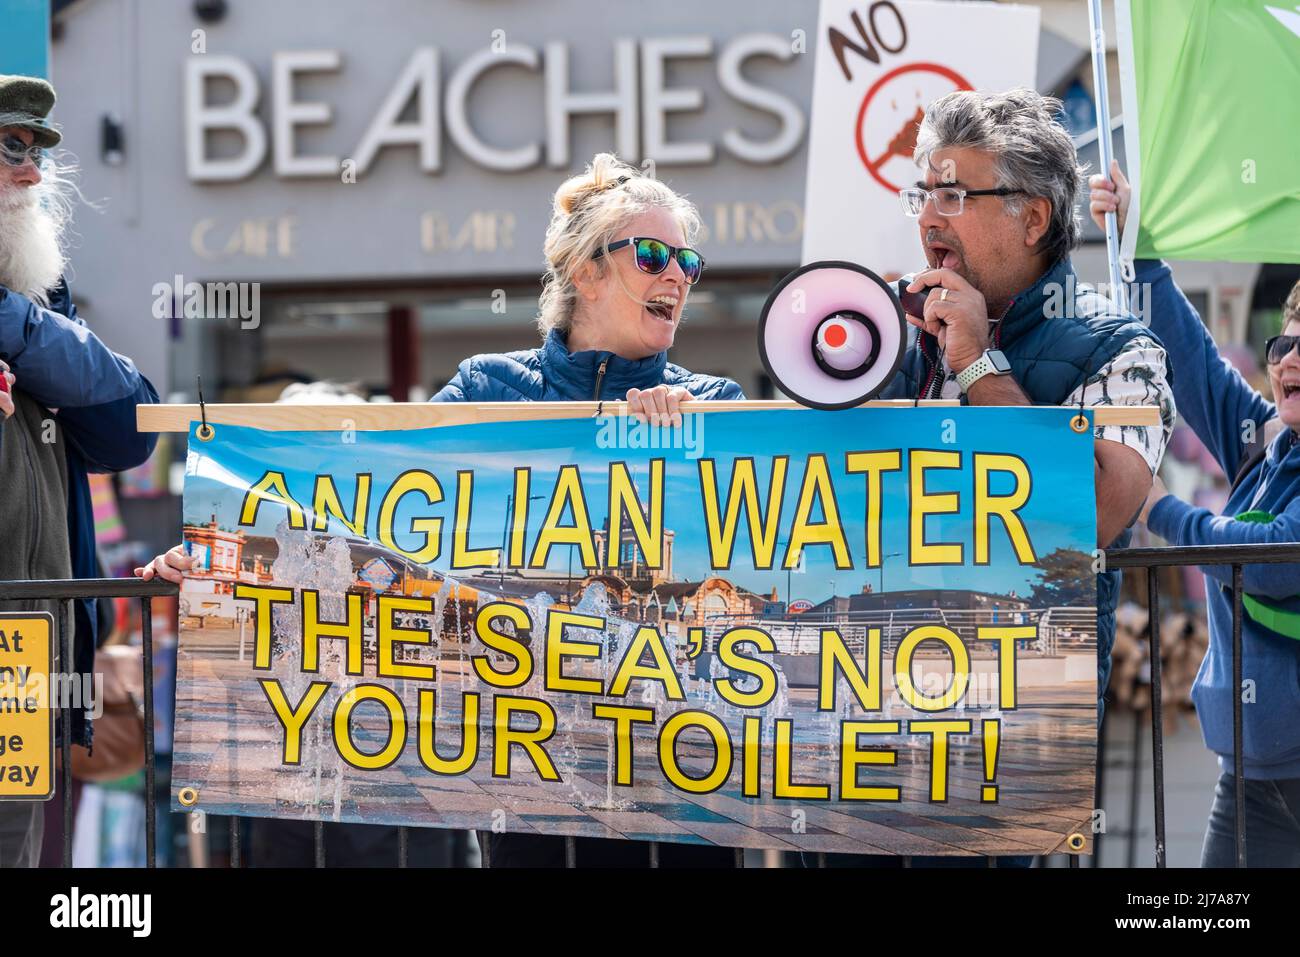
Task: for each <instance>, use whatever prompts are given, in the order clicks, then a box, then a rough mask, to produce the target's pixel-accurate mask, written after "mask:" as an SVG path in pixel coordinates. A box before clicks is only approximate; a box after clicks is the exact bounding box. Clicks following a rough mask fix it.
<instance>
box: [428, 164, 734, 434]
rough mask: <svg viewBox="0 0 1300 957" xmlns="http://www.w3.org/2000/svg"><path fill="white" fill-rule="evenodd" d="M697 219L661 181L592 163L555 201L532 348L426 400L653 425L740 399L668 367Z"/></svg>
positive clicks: (469, 373) (480, 360)
mask: <svg viewBox="0 0 1300 957" xmlns="http://www.w3.org/2000/svg"><path fill="white" fill-rule="evenodd" d="M699 227H700V219H699V214H698V213H697V211H696V209H695V207H694V206H693V205H692V204H691V203H690V202H688V201H687V200H686V199H684V198H683V197H681V196H679V195H678V194H677V193H675V192H674V191H673V190H672V189H671V188H670V187H669V186H667V185H666V184H665V183H663V182H660V181H659V180H657V179H654V178H653V177H651V176H646V175H643V174H642V173H641V172H640V171H639V170H637V169H636V168H635V167H632V166H628V165H627V164H625V163H621V162H620V161H619V160H618V159H617V158H616V157H614V156H613V155H612V154H610V153H601V154H599V155H597V156H596V157H595V158H594V159H593V160H592V162H591V165H590V166H588V167H587V169H586V171H584V172H583V173H580V174H579V175H577V176H574V177H572V178H570V179H568V180H566V181H565V182H564V183H562V184H561V185H560V188H559V189H558V190H556V192H555V198H554V203H553V212H552V216H551V223H550V226H549V227H548V229H547V231H546V243H545V245H544V247H543V251H544V253H545V256H546V274H545V276H544V277H543V280H542V282H543V290H542V295H541V298H540V299H539V301H538V316H537V326H538V329H539V331H540V332H541V333H542V336H543V337H544V341H543V344H542V346H541V347H540V348H537V349H530V350H526V351H522V352H509V353H504V354H498V355H479V356H474V357H472V358H470V359H467V360H465V361H464V362H462V363H461V364H460V369H459V371H458V372H457V374H456V376H455V378H453V379H452V380H451V382H449V383H448V384H447V385H446V386H445V387H444V388H443V389H442V391H441V392H439V393H438V394H437V395H436V396H434V401H435V402H456V401H468V402H485V401H486V402H493V401H509V400H513V401H519V400H524V401H539V400H549V401H554V400H557V399H560V400H574V401H581V400H600V399H623V398H626V399H627V400H628V402H629V403H630V406H631V408H630V411H631V413H632V414H633V415H638V416H640V417H645V418H648V419H649V420H650V422H651V423H652V424H656V425H658V424H669V423H671V424H674V425H677V424H680V421H681V420H680V413H679V411H678V406H679V403H680V402H681V401H682V400H683V399H686V398H694V399H743V398H744V395H743V393H742V392H741V389H740V386H738V385H737V384H736V383H735V382H732V381H731V380H730V379H724V378H719V377H715V376H704V375H696V374H694V373H691V372H689V371H688V370H686V369H683V368H681V367H680V366H677V365H674V364H673V363H670V362H668V361H667V352H668V350H669V349H670V348H671V347H672V345H673V343H674V341H675V339H676V336H677V329H678V327H679V326H680V325H681V323H682V321H683V316H684V313H685V309H686V302H687V298H688V295H689V293H690V289H691V287H692V286H694V285H695V283H697V282H698V281H699V280H700V278H701V275H702V272H703V268H704V260H703V257H702V256H701V255H700V254H699V253H698V252H696V251H695V250H694V249H693V248H691V243H692V241H693V240H694V237H695V235H696V233H697V232H698V231H699Z"/></svg>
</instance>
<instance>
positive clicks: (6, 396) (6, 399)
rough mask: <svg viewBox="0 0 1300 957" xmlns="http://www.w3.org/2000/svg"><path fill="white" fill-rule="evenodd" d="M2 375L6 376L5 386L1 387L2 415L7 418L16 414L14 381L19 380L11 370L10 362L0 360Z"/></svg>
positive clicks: (0, 403)
mask: <svg viewBox="0 0 1300 957" xmlns="http://www.w3.org/2000/svg"><path fill="white" fill-rule="evenodd" d="M0 375H3V376H4V380H5V388H4V389H0V415H3V416H4V417H5V418H6V419H7V418H9V416H11V415H13V414H14V397H13V389H14V383H15V382H16V381H17V380H16V379H15V378H14V374H13V373H12V372H10V371H9V363H7V362H0Z"/></svg>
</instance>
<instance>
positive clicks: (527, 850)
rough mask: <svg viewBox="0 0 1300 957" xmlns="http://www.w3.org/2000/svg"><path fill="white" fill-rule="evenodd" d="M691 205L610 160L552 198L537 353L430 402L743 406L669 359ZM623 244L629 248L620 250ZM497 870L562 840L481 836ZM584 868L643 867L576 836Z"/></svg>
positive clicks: (727, 385)
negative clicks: (716, 402) (722, 402)
mask: <svg viewBox="0 0 1300 957" xmlns="http://www.w3.org/2000/svg"><path fill="white" fill-rule="evenodd" d="M699 226H700V218H699V213H698V212H697V211H696V209H695V207H694V205H692V204H691V203H690V202H688V201H687V200H686V199H684V198H683V197H681V196H679V195H678V194H677V193H675V192H674V191H673V190H672V189H671V188H670V187H668V186H667V185H666V184H664V183H662V182H660V181H659V180H657V179H655V178H654V177H651V176H645V175H643V174H642V173H641V171H640V170H638V169H636V168H635V167H631V166H628V165H627V164H625V163H621V162H619V160H618V159H617V158H616V157H615V156H613V155H612V154H610V153H600V154H598V155H597V156H596V157H595V158H594V159H593V160H592V161H591V165H590V166H588V167H587V169H586V170H585V171H584V172H582V173H580V174H579V175H577V176H574V177H572V178H570V179H568V180H566V181H565V182H564V183H562V184H560V188H559V189H558V190H556V192H555V198H554V204H553V208H552V215H551V223H550V226H549V227H548V228H547V230H546V243H545V246H544V247H543V251H544V253H545V255H546V275H545V277H544V279H543V290H542V295H541V298H540V300H539V302H538V317H537V326H538V329H539V330H540V331H541V333H542V335H543V337H544V341H543V343H542V346H541V347H540V348H537V349H529V350H526V351H522V352H509V353H505V354H499V355H480V356H474V357H472V358H470V359H466V360H465V361H464V362H462V363H461V364H460V368H459V371H458V372H457V373H456V376H455V378H453V379H452V380H451V382H449V383H447V385H446V386H444V387H443V389H442V391H440V392H439V393H438V394H437V395H435V396H434V397H433V401H434V402H500V401H520V400H523V401H539V400H550V401H554V400H557V399H559V400H569V401H582V400H596V401H599V400H601V399H622V398H626V399H627V402H628V412H629V413H630V414H632V415H635V416H637V418H639V419H643V420H649V422H650V423H651V424H652V425H674V426H680V425H681V422H682V417H681V412H680V410H679V406H680V403H681V401H682V400H683V399H688V398H689V399H743V398H744V397H745V396H744V393H743V392H742V391H741V389H740V386H739V385H737V384H736V383H735V382H733V381H731V380H730V379H724V378H720V377H717V376H707V375H697V374H695V373H693V372H690V371H688V370H686V369H683V368H682V367H681V366H678V365H674V364H673V363H671V362H669V361H668V350H669V349H670V348H671V347H672V345H673V342H674V340H675V339H676V336H677V327H678V326H679V325H680V324H681V322H682V316H683V313H684V311H685V309H686V299H687V295H688V293H689V292H690V287H691V286H692V285H694V284H695V282H697V281H698V280H699V278H700V271H701V270H702V269H703V260H702V258H701V257H700V256H699V254H698V253H695V252H694V250H692V249H690V248H689V247H690V245H691V243H692V242H693V240H694V238H695V234H696V233H697V232H698V231H699ZM625 240H627V241H626V242H625ZM479 837H480V841H488V842H490V844H489V853H490V854H491V857H492V861H493V863H494V864H497V865H507V866H508V865H515V866H534V867H547V866H550V867H559V866H562V865H563V864H564V862H565V857H566V852H565V846H564V841H563V840H562V839H560V838H555V837H548V836H545V835H541V834H536V835H534V834H486V833H484V834H480V836H479ZM576 845H577V860H578V863H579V865H582V866H586V865H611V864H612V865H616V866H622V867H648V866H649V863H650V850H649V848H647V847H646V845H645V844H643V843H641V842H636V841H607V840H601V839H598V838H583V839H577V842H576ZM659 861H660V864H661V866H671V865H674V864H676V865H683V866H697V867H699V866H704V867H707V866H714V867H718V866H727V865H729V864H731V863H732V862H733V861H734V856H733V852H732V851H731V850H730V849H728V848H716V847H690V846H682V847H677V846H673V845H668V846H665V847H664V848H662V849H661V850H660V857H659Z"/></svg>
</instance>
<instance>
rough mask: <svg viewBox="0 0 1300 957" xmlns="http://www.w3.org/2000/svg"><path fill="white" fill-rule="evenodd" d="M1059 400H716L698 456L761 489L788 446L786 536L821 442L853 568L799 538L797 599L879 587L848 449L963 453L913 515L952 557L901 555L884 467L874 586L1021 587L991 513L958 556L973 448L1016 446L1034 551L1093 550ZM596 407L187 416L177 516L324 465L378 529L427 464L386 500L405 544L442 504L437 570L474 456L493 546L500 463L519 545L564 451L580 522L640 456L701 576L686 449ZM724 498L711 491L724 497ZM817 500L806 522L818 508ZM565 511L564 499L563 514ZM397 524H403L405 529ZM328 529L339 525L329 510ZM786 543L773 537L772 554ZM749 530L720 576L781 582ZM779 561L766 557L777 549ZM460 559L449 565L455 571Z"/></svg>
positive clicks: (1083, 482) (561, 562) (561, 565)
mask: <svg viewBox="0 0 1300 957" xmlns="http://www.w3.org/2000/svg"><path fill="white" fill-rule="evenodd" d="M1070 414H1071V413H1070V410H1063V409H1054V408H1053V409H1049V408H1036V409H1021V410H1016V411H1014V412H1012V411H1008V410H1006V409H972V408H962V409H955V408H931V409H910V410H907V413H906V414H905V415H900V414H898V412H897V411H896V410H887V409H858V410H850V411H839V412H815V411H810V410H789V411H763V412H728V413H714V414H706V415H705V426H704V429H703V434H702V452H703V457H705V458H712V459H715V460H716V461H717V470H718V478H719V487H720V489H724V490H725V489H726V487H727V484H728V481H729V478H730V473H731V462H732V460H733V459H734V458H737V457H742V456H752V457H753V458H754V459H755V470H756V473H757V475H758V478H759V487H760V493H761V494H763V495H765V494H766V486H767V476H768V475H769V470H770V467H771V460H772V456H773V455H777V454H784V455H789V456H790V466H789V471H788V473H787V480H786V494H785V499H784V505H783V509H782V513H781V514H782V521H781V525H780V531H779V533H778V536H779V537H778V540H779V541H781V542H784V541H785V539H786V537H787V535H788V532H789V523H790V522H791V521H792V520H793V516H794V512H795V505H796V501H797V494H798V489H799V484H800V482H801V480H802V478H803V474H804V461H805V458H806V456H808V455H810V454H812V453H818V452H821V453H826V454H827V455H828V459H829V462H830V467H831V478H832V481H833V484H834V489H835V496H836V500H837V504H838V507H839V510H840V515H841V519H842V521H843V524H844V529H845V534H846V537H847V540H848V545H849V550H850V554H851V556H852V559H853V563H854V567H853V568H852V569H837V568H836V567H835V563H834V559H833V556H832V554H831V549H830V547H829V546H825V545H816V546H811V547H810V548H809V549H808V550H807V553H806V555H807V559H806V571H805V572H804V573H802V574H795V575H794V576H793V591H794V594H795V596H796V597H799V598H806V599H809V600H811V601H821V600H823V599H824V598H826V597H828V596H829V595H830V594H831V583H832V582H834V588H835V593H837V594H841V595H845V594H854V593H856V592H859V591H861V590H862V587H863V585H864V584H865V583H868V582H869V583H871V584H872V587H873V588H876V587H878V583H879V580H880V573H879V571H878V569H875V568H868V567H867V566H866V554H865V552H866V549H865V528H864V521H865V519H864V513H865V502H866V480H865V477H864V476H862V475H849V474H847V473H846V472H845V471H844V453H845V452H846V451H871V450H883V449H903V450H907V449H911V448H926V449H940V450H955V451H960V452H961V453H962V465H963V468H962V469H961V470H960V471H958V470H952V471H947V470H941V471H933V472H931V473H929V476H928V478H927V486H926V488H927V491H928V492H930V493H935V492H947V491H957V492H960V500H961V511H960V512H959V513H957V514H954V515H950V516H931V517H930V518H928V519H927V523H926V538H927V540H928V541H931V542H937V541H956V542H965V543H966V556H967V561H968V564H967V565H964V566H960V567H955V566H948V567H909V566H907V565H906V555H907V543H908V524H907V523H908V512H907V478H906V458H904V468H903V471H900V472H892V473H888V474H886V476H885V479H884V487H883V505H882V512H883V516H884V517H883V530H882V542H883V548H882V550H883V552H884V553H885V554H886V555H888V554H889V553H891V552H899V553H902V554H901V555H899V556H897V557H890V558H887V559H886V562H885V587H886V590H887V591H897V590H902V589H906V588H970V589H975V590H979V591H990V592H998V593H1006V592H1007V591H1009V590H1012V589H1014V590H1015V591H1016V592H1017V593H1018V594H1020V595H1025V594H1027V593H1028V591H1029V590H1030V588H1031V587H1032V585H1033V583H1034V582H1035V581H1036V580H1037V578H1038V574H1037V572H1036V571H1035V569H1034V568H1033V567H1032V566H1020V565H1018V564H1016V562H1015V559H1014V554H1013V552H1012V549H1011V545H1010V543H1009V541H1008V539H1007V536H1006V534H1005V533H1004V532H1003V530H1002V527H1001V524H1000V523H999V522H996V521H995V522H994V525H993V534H992V536H991V540H992V559H993V562H992V564H991V565H989V566H975V565H973V564H969V562H970V560H971V545H970V538H971V528H972V525H973V519H972V508H973V492H972V484H973V468H972V467H971V454H972V453H973V452H999V453H1012V454H1015V455H1019V456H1020V457H1021V458H1023V459H1024V460H1025V461H1026V463H1027V464H1028V467H1029V471H1030V474H1031V476H1032V483H1033V484H1032V489H1033V491H1032V493H1031V495H1030V498H1029V501H1028V502H1027V503H1026V505H1025V506H1024V507H1023V508H1022V509H1021V511H1020V515H1021V516H1022V518H1023V519H1024V521H1025V523H1026V525H1027V527H1028V529H1029V534H1030V537H1031V539H1032V541H1033V544H1034V548H1035V551H1036V553H1037V555H1038V556H1039V557H1040V558H1041V557H1042V556H1044V555H1047V554H1049V553H1050V552H1052V551H1053V550H1054V549H1057V548H1074V549H1077V550H1080V551H1085V552H1089V551H1091V550H1092V548H1093V542H1094V538H1095V531H1094V518H1093V512H1094V498H1093V485H1092V481H1091V479H1092V475H1093V464H1092V463H1093V458H1092V446H1091V442H1089V441H1087V440H1086V438H1087V435H1088V433H1085V435H1084V436H1080V435H1079V434H1077V433H1075V432H1073V431H1072V430H1071V429H1070V428H1069V426H1068V424H1067V423H1068V419H1069V416H1070ZM948 420H951V421H952V422H953V423H954V424H955V426H956V437H957V441H956V442H954V443H951V444H945V443H944V442H943V441H942V438H941V436H942V435H943V433H944V430H945V427H946V426H945V423H946V422H947V421H948ZM599 430H600V422H599V420H595V419H590V418H582V419H557V420H545V421H533V422H505V423H491V424H482V425H468V426H450V427H443V428H438V429H420V430H407V431H382V432H365V431H358V432H356V433H355V443H353V444H348V443H345V442H343V441H342V439H341V437H340V436H339V434H338V433H329V432H271V431H261V430H257V429H251V428H244V427H239V426H231V425H222V426H218V427H217V435H216V438H215V439H214V440H213V441H211V442H207V443H205V442H200V441H199V440H198V439H197V438H196V437H195V436H194V433H193V431H192V430H191V434H190V445H189V448H190V452H189V458H188V462H187V466H186V473H187V475H186V483H185V496H184V518H185V521H186V522H187V523H191V524H202V523H206V522H207V521H208V520H209V517H210V516H211V515H213V514H215V515H216V516H217V520H218V523H219V524H220V525H221V526H222V527H225V528H230V529H234V528H235V527H236V524H237V522H238V517H239V509H240V506H241V504H242V502H243V498H244V493H245V490H246V489H247V488H248V487H249V486H250V485H252V484H253V483H255V482H256V481H257V480H258V479H259V478H261V477H262V475H263V474H264V473H265V472H266V471H267V470H268V469H273V470H276V471H280V472H282V473H284V475H285V478H286V481H287V484H288V488H289V491H290V493H291V494H292V495H293V496H294V498H295V499H296V500H297V501H298V502H300V503H301V504H303V505H304V507H310V504H311V498H312V486H313V480H314V476H315V475H317V474H326V473H329V474H331V475H333V477H334V481H335V484H336V485H337V487H338V492H339V497H340V499H341V500H342V502H343V503H344V505H345V507H350V505H351V502H352V498H353V492H354V490H355V476H356V475H357V474H359V473H365V472H369V473H371V474H372V475H373V479H372V483H373V484H372V490H371V505H370V510H369V527H368V532H369V534H370V537H371V538H374V537H375V535H376V523H377V517H378V513H379V501H380V499H381V498H382V495H383V493H384V491H385V490H386V488H387V487H388V485H389V484H390V483H391V482H392V481H393V480H394V479H395V478H396V477H397V476H398V475H400V474H401V473H402V472H405V471H407V470H408V469H425V470H427V471H430V472H432V473H433V474H434V475H435V476H436V477H437V478H438V480H439V482H440V483H441V485H442V488H443V492H444V496H445V498H444V501H443V502H441V503H439V504H438V505H436V506H432V507H430V506H429V505H428V504H427V502H425V501H424V498H423V496H422V495H419V494H411V495H408V496H406V498H405V499H404V500H403V501H402V503H401V505H400V506H399V508H398V510H397V513H396V521H395V528H396V529H397V533H396V540H397V542H398V543H399V544H401V545H402V546H403V547H406V548H411V549H414V548H417V547H419V545H420V543H421V540H422V536H421V535H420V534H418V533H414V532H410V531H409V529H410V524H409V523H410V520H411V519H412V518H413V517H427V516H435V517H443V518H444V519H447V521H445V522H444V528H443V537H444V542H443V550H442V554H441V555H440V556H439V558H438V559H437V560H436V561H435V562H434V563H433V565H432V567H433V568H434V570H435V571H439V572H446V571H447V565H448V562H449V556H450V552H451V536H450V530H451V521H450V519H451V517H452V515H453V514H454V512H453V508H454V505H453V500H454V496H455V491H456V472H457V470H461V469H467V468H468V469H473V470H474V508H473V515H472V519H471V532H470V539H469V545H470V547H471V548H495V547H499V546H500V544H501V534H502V529H503V527H504V523H505V507H506V497H507V495H509V494H510V493H511V491H512V488H513V484H512V482H513V474H514V469H515V468H516V467H518V466H525V465H526V466H529V467H530V468H531V469H532V490H531V492H532V494H533V495H544V496H546V498H545V499H543V500H541V501H536V502H533V503H532V506H531V508H530V509H529V512H528V522H527V529H528V534H527V541H528V543H529V548H531V544H532V542H533V540H534V538H535V535H536V532H537V530H538V528H539V527H540V526H541V523H542V521H543V519H544V518H545V514H546V508H547V506H548V504H549V498H550V493H551V491H552V489H553V488H554V481H555V477H556V475H557V473H558V470H559V469H560V467H561V466H563V465H569V464H574V465H577V466H578V467H579V470H580V473H581V475H582V482H583V487H584V492H585V496H586V500H587V507H588V509H589V512H590V518H591V522H592V526H593V527H594V528H599V527H600V526H601V525H602V524H603V523H604V520H605V513H606V511H607V506H606V501H607V497H608V479H607V474H608V463H609V462H610V461H624V462H627V463H628V465H629V469H630V471H631V472H632V474H633V476H634V477H635V478H636V480H637V485H638V488H639V489H640V492H641V494H642V496H643V497H646V496H647V495H648V491H649V486H648V480H647V474H648V463H649V460H650V459H652V458H655V457H662V458H664V459H665V473H666V483H665V484H666V488H665V496H664V516H665V518H664V526H665V528H667V529H672V530H674V531H675V533H676V538H675V544H674V555H673V572H674V578H676V579H677V580H683V581H698V580H699V579H701V578H703V577H705V576H706V575H708V574H710V568H709V559H708V550H707V540H706V536H705V532H704V513H703V508H702V504H701V494H700V481H699V471H698V464H697V461H696V459H694V458H692V457H690V453H689V452H688V451H687V450H685V449H682V448H676V449H674V448H659V449H630V448H628V449H607V448H601V447H600V446H599V445H598V443H597V435H598V433H599ZM1010 487H1011V478H1010V476H1008V475H1006V474H1003V473H998V474H996V475H995V478H994V482H993V488H992V491H993V492H994V494H1004V493H1006V492H1007V491H1009V490H1010ZM724 501H725V499H724ZM284 515H285V510H284V508H283V507H280V506H278V505H274V504H272V503H264V504H263V505H262V507H261V508H260V510H259V513H258V517H257V522H256V526H255V527H254V528H252V529H248V528H246V529H245V531H246V532H247V533H249V534H256V535H267V536H274V534H275V526H276V525H277V524H278V523H279V522H280V521H281V520H282V519H283V518H284ZM821 518H822V515H821V514H820V511H819V510H815V512H814V520H820V519H821ZM571 521H572V516H571V515H570V514H569V513H568V511H567V510H566V511H565V514H564V516H563V517H562V519H561V524H568V523H570V522H571ZM403 529H407V530H408V531H406V532H405V533H403V531H402V530H403ZM331 532H334V533H338V534H349V533H348V532H347V530H346V529H345V528H344V527H343V526H341V525H339V524H338V523H337V522H332V523H331ZM783 552H784V547H781V548H778V550H777V554H778V556H779V555H781V554H783ZM568 553H569V548H568V547H567V546H561V547H557V548H555V549H553V550H552V552H551V556H550V561H549V564H548V568H550V569H551V570H553V571H556V572H558V573H561V574H563V573H564V572H565V570H566V569H567V567H568V560H569V554H568ZM749 554H750V550H749V538H748V534H747V530H746V524H745V523H744V522H743V521H742V522H741V523H740V528H739V531H738V532H737V536H736V548H735V553H734V561H733V565H732V568H731V569H730V571H727V572H724V573H723V574H724V575H725V576H726V577H727V578H729V579H730V580H731V581H733V582H735V583H736V584H739V585H742V586H743V587H745V588H748V589H751V590H753V591H756V592H766V591H768V590H769V589H771V588H772V587H776V588H777V589H778V593H779V594H780V595H782V596H784V595H785V590H786V572H785V571H784V570H783V569H780V568H779V567H778V568H776V569H773V570H772V571H754V570H753V569H752V568H748V567H742V566H746V565H747V564H748V556H749ZM778 565H779V561H778ZM464 574H465V573H463V572H462V573H458V574H457V577H463V576H464Z"/></svg>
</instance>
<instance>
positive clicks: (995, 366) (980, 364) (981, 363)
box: [957, 349, 1011, 392]
mask: <svg viewBox="0 0 1300 957" xmlns="http://www.w3.org/2000/svg"><path fill="white" fill-rule="evenodd" d="M1010 372H1011V363H1010V362H1008V361H1007V357H1006V356H1004V355H1003V354H1002V352H1001V351H1000V350H998V349H986V350H984V354H983V355H982V356H980V357H979V358H978V359H976V360H975V361H974V362H972V363H971V364H970V365H968V366H967V367H966V368H964V369H962V370H961V372H959V373H957V385H959V386H960V387H961V391H962V392H969V391H970V387H971V386H973V385H974V384H975V383H976V382H978V381H979V380H980V379H982V378H984V377H985V376H986V375H1008V374H1010Z"/></svg>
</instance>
